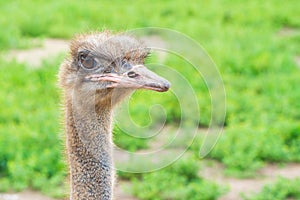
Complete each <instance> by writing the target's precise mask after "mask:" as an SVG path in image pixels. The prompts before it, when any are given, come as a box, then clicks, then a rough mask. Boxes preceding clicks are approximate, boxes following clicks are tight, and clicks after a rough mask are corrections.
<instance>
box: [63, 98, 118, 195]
mask: <svg viewBox="0 0 300 200" xmlns="http://www.w3.org/2000/svg"><path fill="white" fill-rule="evenodd" d="M95 109H97V110H95ZM65 112H66V113H65V115H66V116H65V117H66V135H67V151H68V157H69V163H70V182H71V198H70V199H71V200H82V199H90V200H94V199H95V200H111V199H112V190H113V179H114V171H113V160H112V136H111V108H107V107H101V106H100V107H97V108H95V107H94V108H91V109H89V108H86V107H83V106H78V105H77V106H74V104H72V103H71V101H67V106H66V111H65Z"/></svg>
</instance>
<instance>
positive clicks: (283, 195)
mask: <svg viewBox="0 0 300 200" xmlns="http://www.w3.org/2000/svg"><path fill="white" fill-rule="evenodd" d="M243 196H244V199H245V200H265V199H276V200H285V199H299V198H300V180H299V179H294V180H290V179H286V178H278V179H277V180H276V182H275V183H272V184H267V185H265V186H264V187H263V189H262V190H261V191H260V192H259V193H257V194H252V195H250V196H245V195H243Z"/></svg>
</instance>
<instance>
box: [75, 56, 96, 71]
mask: <svg viewBox="0 0 300 200" xmlns="http://www.w3.org/2000/svg"><path fill="white" fill-rule="evenodd" d="M79 63H80V65H81V66H82V67H83V68H85V69H94V68H95V67H96V66H97V62H96V60H95V59H94V58H93V57H92V56H90V55H88V53H87V52H83V53H80V54H79Z"/></svg>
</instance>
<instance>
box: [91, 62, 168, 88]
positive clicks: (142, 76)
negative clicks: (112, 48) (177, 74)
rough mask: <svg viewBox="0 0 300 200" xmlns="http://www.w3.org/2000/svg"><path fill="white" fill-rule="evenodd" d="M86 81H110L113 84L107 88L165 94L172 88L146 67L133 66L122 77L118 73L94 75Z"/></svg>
mask: <svg viewBox="0 0 300 200" xmlns="http://www.w3.org/2000/svg"><path fill="white" fill-rule="evenodd" d="M86 79H88V80H90V81H94V82H103V81H108V82H110V83H111V84H108V85H107V88H132V89H147V90H154V91H157V92H165V91H167V90H168V89H169V88H170V86H171V84H170V83H169V81H167V80H166V79H164V78H162V77H160V76H158V75H157V74H155V73H154V72H152V71H150V70H149V69H147V68H146V67H145V66H144V65H136V66H133V67H132V69H131V70H130V71H128V72H126V73H123V74H120V75H119V74H116V73H108V74H93V75H89V76H87V77H86Z"/></svg>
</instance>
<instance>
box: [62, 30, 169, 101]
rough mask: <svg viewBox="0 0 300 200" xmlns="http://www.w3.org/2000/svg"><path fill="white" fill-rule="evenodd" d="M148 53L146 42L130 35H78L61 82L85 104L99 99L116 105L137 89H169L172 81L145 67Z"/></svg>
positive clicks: (72, 45)
mask: <svg viewBox="0 0 300 200" xmlns="http://www.w3.org/2000/svg"><path fill="white" fill-rule="evenodd" d="M148 54H149V49H148V48H146V47H145V46H144V44H143V43H141V42H140V41H138V40H137V39H135V38H133V37H130V36H127V35H123V34H120V35H112V34H110V33H109V32H103V33H95V34H89V35H81V36H78V37H76V38H75V39H74V40H73V41H72V43H71V58H70V59H69V60H68V61H67V62H65V63H64V64H63V65H62V67H61V71H60V75H59V77H60V85H61V86H62V87H64V88H65V89H67V90H68V91H69V92H71V91H73V93H72V95H75V96H76V97H77V98H79V99H80V101H81V104H82V103H84V104H85V105H88V104H94V105H95V99H96V104H97V103H98V104H102V105H103V104H104V105H106V106H108V104H111V105H112V106H113V105H114V104H116V103H118V102H119V101H120V100H122V98H123V97H125V96H126V95H128V94H129V93H130V92H132V91H134V90H135V89H148V90H154V91H158V92H164V91H167V90H168V89H169V87H170V83H169V82H168V81H167V80H165V79H163V78H161V77H159V76H158V75H156V74H155V73H154V72H152V71H150V70H148V69H147V68H146V67H145V66H144V59H145V58H146V56H147V55H148ZM92 94H95V96H93V95H92ZM73 97H74V96H73ZM91 97H93V99H91ZM91 102H93V103H91Z"/></svg>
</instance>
